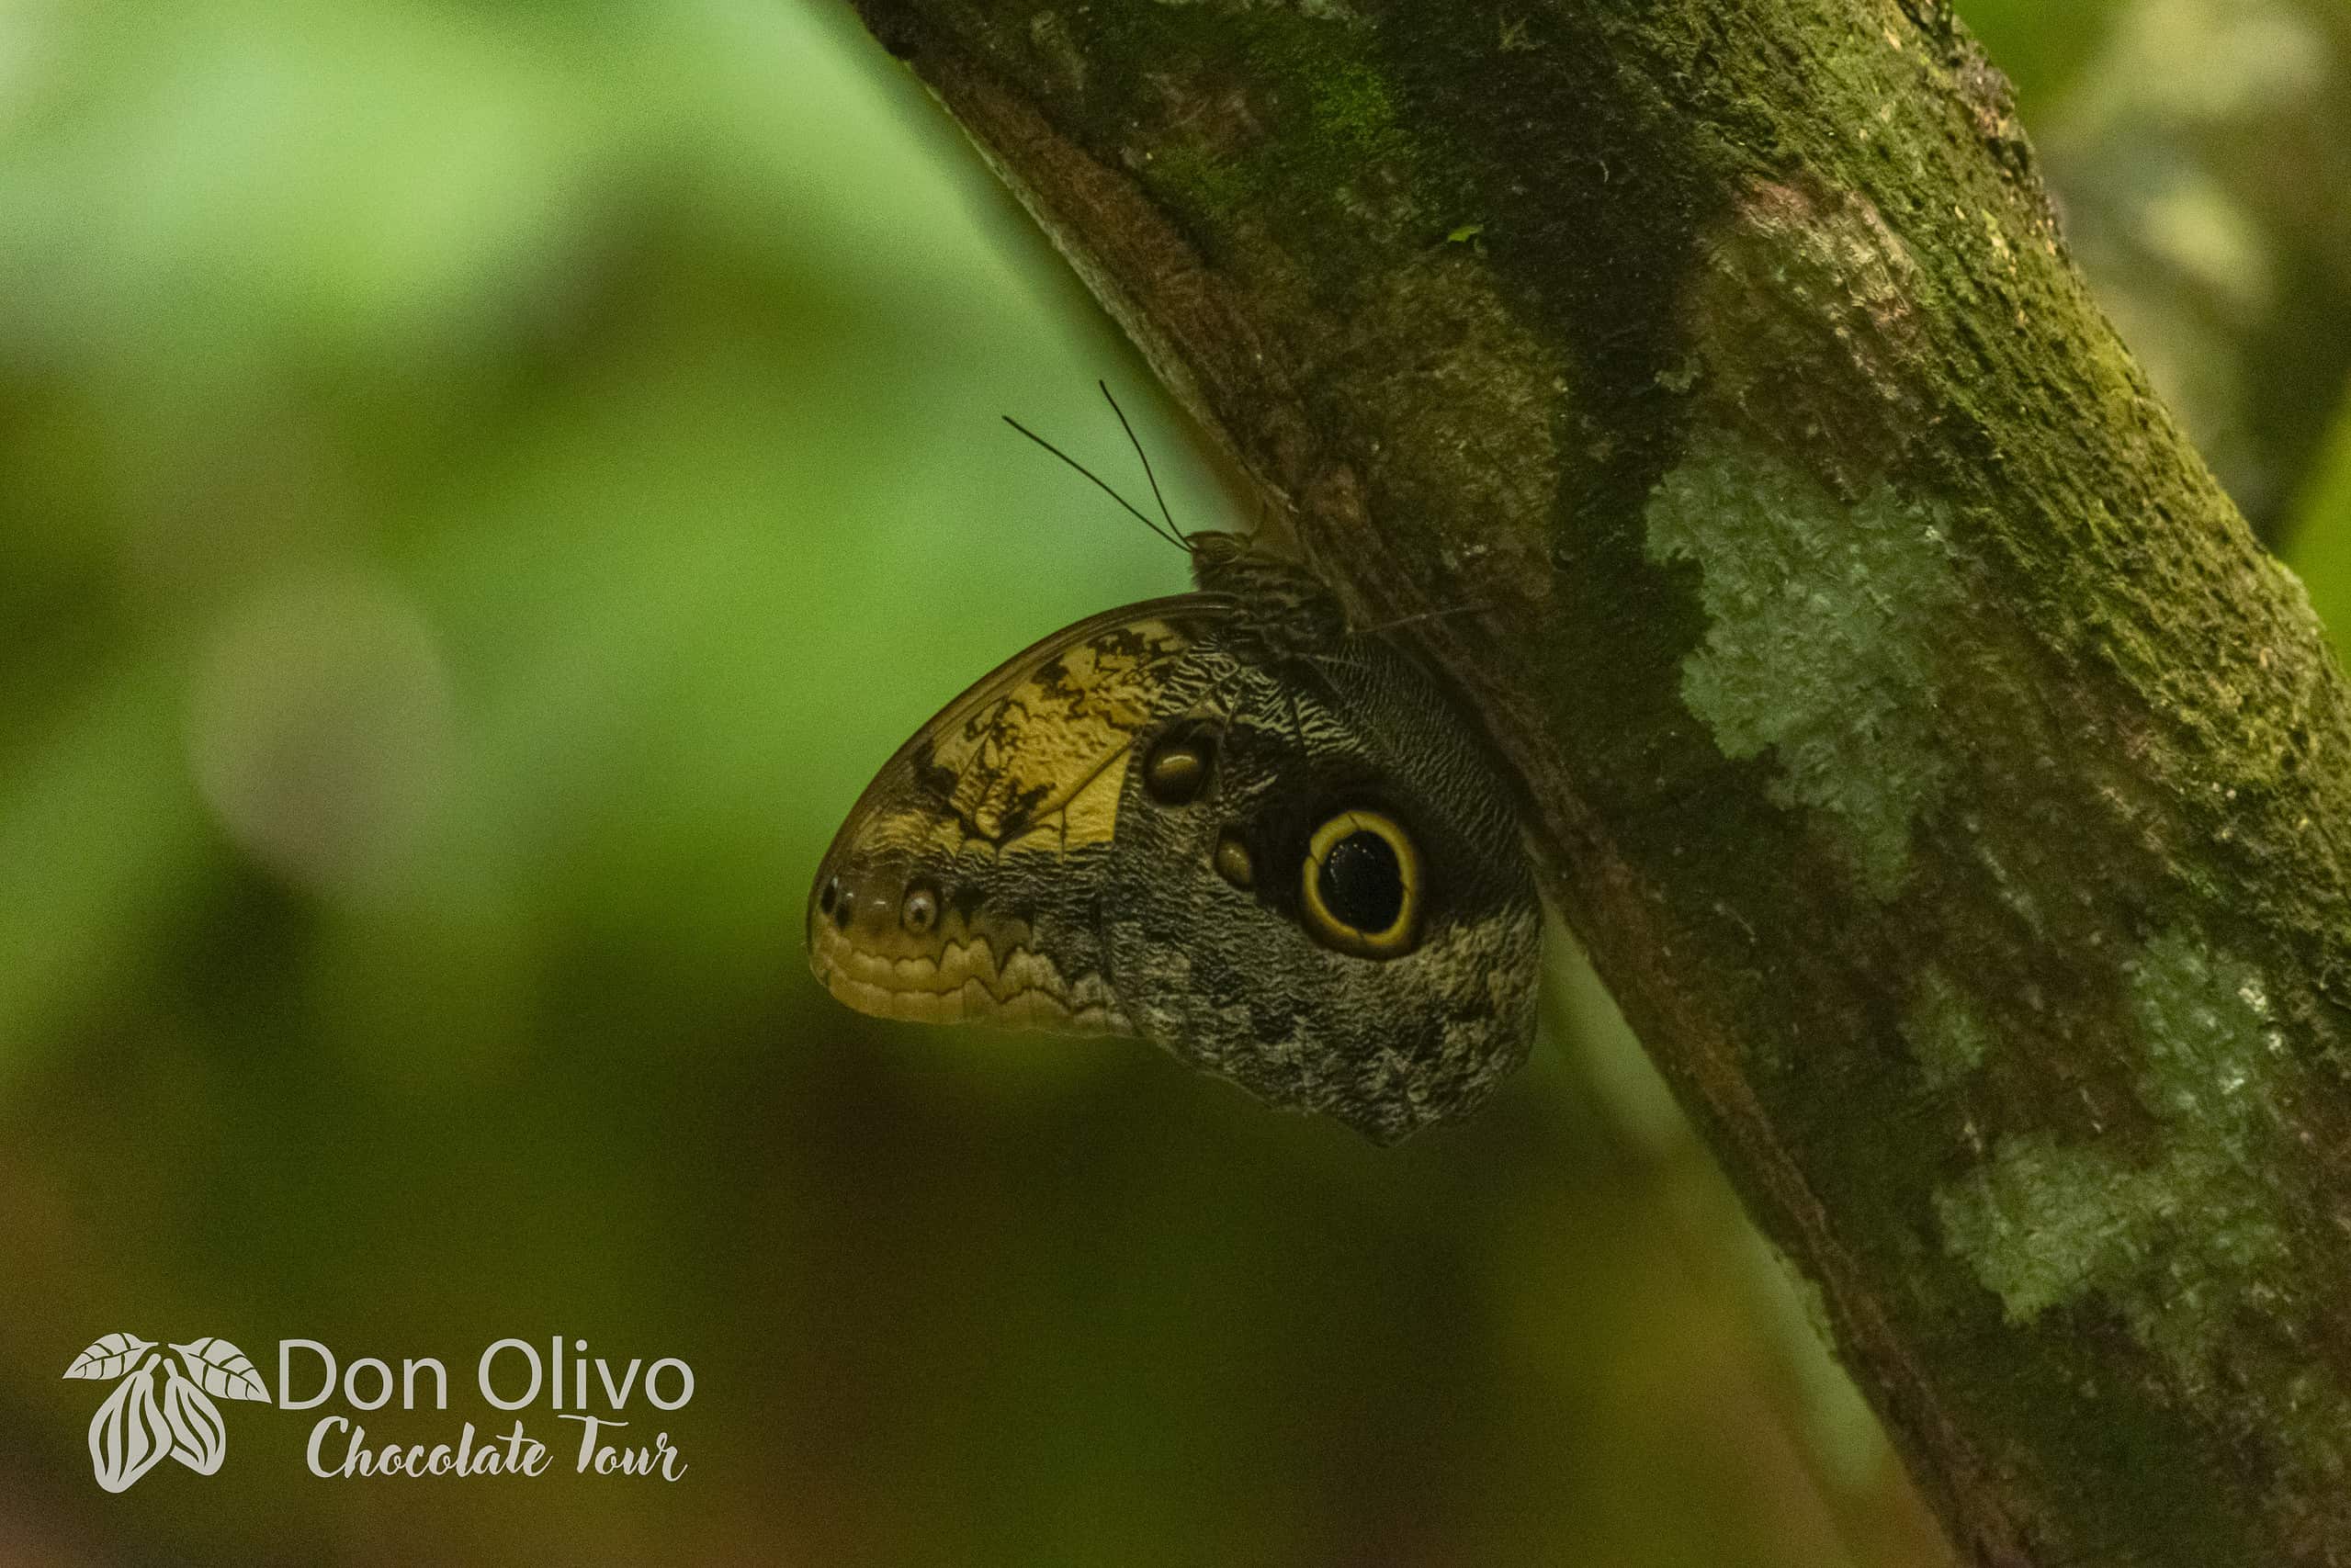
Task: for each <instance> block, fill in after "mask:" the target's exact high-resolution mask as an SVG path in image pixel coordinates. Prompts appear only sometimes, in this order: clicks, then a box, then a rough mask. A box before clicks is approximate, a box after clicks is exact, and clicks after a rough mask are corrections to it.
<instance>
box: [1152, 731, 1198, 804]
mask: <svg viewBox="0 0 2351 1568" xmlns="http://www.w3.org/2000/svg"><path fill="white" fill-rule="evenodd" d="M1207 782H1208V753H1207V752H1206V751H1205V750H1203V749H1202V747H1201V744H1200V742H1199V741H1198V740H1197V739H1192V738H1191V737H1185V738H1184V739H1170V740H1163V741H1161V742H1160V743H1159V746H1158V747H1157V748H1155V749H1154V750H1152V752H1151V755H1150V757H1149V759H1148V760H1147V761H1145V762H1144V764H1143V787H1144V788H1146V789H1147V790H1149V791H1150V792H1151V798H1152V799H1153V800H1156V801H1158V802H1159V804H1160V805H1161V806H1182V805H1185V804H1187V803H1189V802H1190V801H1191V800H1192V799H1193V798H1194V797H1195V796H1197V795H1199V794H1200V788H1201V785H1203V784H1206V783H1207Z"/></svg>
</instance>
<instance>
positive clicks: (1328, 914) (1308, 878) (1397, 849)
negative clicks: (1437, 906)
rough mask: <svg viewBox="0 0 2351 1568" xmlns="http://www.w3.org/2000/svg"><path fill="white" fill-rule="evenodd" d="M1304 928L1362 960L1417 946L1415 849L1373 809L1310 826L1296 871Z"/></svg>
mask: <svg viewBox="0 0 2351 1568" xmlns="http://www.w3.org/2000/svg"><path fill="white" fill-rule="evenodd" d="M1301 879H1302V882H1303V884H1304V886H1303V889H1302V891H1303V893H1304V896H1305V897H1304V903H1305V911H1306V929H1307V931H1310V932H1312V933H1313V935H1314V937H1315V940H1317V942H1321V943H1323V944H1324V945H1325V946H1327V947H1335V948H1337V949H1338V950H1339V952H1341V953H1358V954H1360V955H1362V957H1365V958H1396V957H1399V956H1401V955H1402V954H1404V953H1409V952H1411V951H1412V949H1413V948H1414V946H1415V945H1417V944H1418V943H1419V941H1420V852H1419V851H1418V850H1416V849H1414V848H1413V847H1412V835H1410V834H1409V833H1407V832H1406V831H1405V830H1404V829H1403V827H1402V826H1401V825H1399V824H1398V823H1397V822H1396V819H1395V818H1392V817H1387V816H1385V815H1383V814H1382V813H1380V812H1377V811H1363V810H1356V811H1342V812H1340V813H1339V815H1338V816H1336V817H1333V818H1331V819H1330V820H1329V821H1328V822H1325V823H1324V824H1323V825H1322V826H1321V827H1319V828H1317V829H1315V836H1314V838H1313V839H1312V840H1309V841H1308V842H1307V844H1306V863H1305V867H1304V868H1303V870H1302V872H1301Z"/></svg>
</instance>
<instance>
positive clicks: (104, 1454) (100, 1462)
mask: <svg viewBox="0 0 2351 1568" xmlns="http://www.w3.org/2000/svg"><path fill="white" fill-rule="evenodd" d="M162 1359H163V1358H162V1357H161V1356H150V1357H148V1358H147V1362H146V1364H145V1365H144V1366H142V1367H141V1368H140V1369H139V1370H138V1371H135V1372H133V1373H131V1374H130V1376H129V1377H127V1378H125V1379H123V1380H122V1381H121V1382H119V1383H117V1384H115V1385H114V1392H113V1393H109V1394H107V1397H106V1403H105V1404H101V1405H99V1406H98V1413H97V1414H96V1416H91V1417H90V1467H91V1468H92V1469H93V1470H95V1471H96V1472H97V1475H98V1484H99V1485H101V1486H103V1487H105V1488H106V1489H107V1491H109V1492H120V1491H122V1490H123V1489H124V1488H126V1487H128V1486H129V1485H130V1483H132V1482H134V1481H136V1480H138V1479H139V1478H140V1477H141V1476H142V1475H144V1474H146V1473H147V1472H149V1471H151V1470H153V1469H154V1468H155V1466H156V1465H157V1464H158V1463H160V1462H161V1461H162V1460H163V1457H164V1455H165V1454H167V1453H169V1452H171V1449H172V1427H171V1422H170V1420H169V1419H168V1418H166V1417H165V1416H164V1407H163V1405H162V1404H159V1403H158V1402H157V1401H156V1398H155V1364H156V1363H157V1362H158V1361H160V1360H162Z"/></svg>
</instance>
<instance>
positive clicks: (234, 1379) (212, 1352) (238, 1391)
mask: <svg viewBox="0 0 2351 1568" xmlns="http://www.w3.org/2000/svg"><path fill="white" fill-rule="evenodd" d="M172 1348H173V1349H175V1350H176V1351H178V1352H179V1359H180V1361H181V1364H182V1365H184V1366H186V1368H187V1376H188V1381H190V1382H194V1383H196V1384H197V1385H198V1387H200V1388H202V1389H203V1390H204V1392H205V1393H217V1394H219V1395H220V1397H221V1398H223V1399H259V1400H263V1401H266V1400H267V1399H268V1398H269V1387H268V1385H267V1384H266V1383H264V1382H262V1381H261V1373H260V1372H259V1371H257V1370H255V1369H254V1364H253V1358H252V1357H250V1356H248V1355H246V1354H245V1353H244V1352H243V1350H240V1349H238V1348H236V1347H235V1346H234V1345H232V1344H230V1343H229V1342H228V1341H227V1340H225V1339H214V1338H212V1337H209V1336H208V1337H205V1338H202V1339H191V1340H189V1341H188V1342H187V1343H186V1344H185V1345H175V1346H173V1347H172Z"/></svg>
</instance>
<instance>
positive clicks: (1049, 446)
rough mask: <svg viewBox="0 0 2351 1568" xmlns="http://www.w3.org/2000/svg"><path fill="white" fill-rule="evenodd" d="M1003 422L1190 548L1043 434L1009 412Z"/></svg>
mask: <svg viewBox="0 0 2351 1568" xmlns="http://www.w3.org/2000/svg"><path fill="white" fill-rule="evenodd" d="M1004 423H1006V424H1009V425H1011V426H1012V428H1013V429H1014V430H1017V431H1019V432H1020V433H1021V434H1023V435H1025V436H1027V437H1028V438H1029V439H1030V440H1032V441H1034V442H1035V443H1036V444H1037V445H1038V446H1042V447H1044V448H1045V449H1046V451H1048V452H1050V453H1052V454H1053V455H1054V456H1055V457H1058V458H1060V459H1061V460H1062V461H1063V462H1065V463H1067V464H1068V465H1069V466H1070V467H1071V468H1075V469H1077V470H1078V471H1079V473H1081V474H1083V475H1085V476H1086V479H1087V480H1088V481H1089V482H1090V483H1091V484H1092V485H1093V487H1094V488H1095V489H1096V490H1099V491H1102V493H1103V494H1104V495H1106V496H1108V497H1110V498H1111V499H1112V500H1113V501H1114V502H1118V504H1119V505H1120V506H1122V507H1124V508H1125V510H1126V514H1127V515H1128V516H1130V517H1132V518H1134V519H1135V521H1136V522H1137V523H1140V524H1142V525H1143V526H1145V527H1146V528H1148V529H1149V530H1151V532H1152V533H1154V534H1157V535H1158V536H1159V537H1160V538H1162V539H1165V540H1166V541H1167V542H1168V543H1170V544H1171V545H1173V546H1175V547H1177V548H1178V549H1181V550H1185V551H1189V550H1190V549H1191V548H1192V547H1191V546H1189V545H1187V544H1185V543H1184V542H1183V536H1182V535H1181V534H1171V533H1170V532H1169V531H1168V530H1167V529H1166V528H1163V527H1161V526H1160V525H1159V524H1157V523H1154V522H1152V521H1151V519H1149V518H1148V517H1146V516H1144V515H1143V513H1140V512H1137V511H1136V509H1135V503H1134V502H1130V501H1128V500H1127V499H1126V498H1125V496H1123V495H1121V494H1119V493H1118V491H1114V490H1113V489H1111V488H1110V486H1109V485H1108V484H1106V483H1104V482H1103V480H1102V476H1101V475H1099V474H1097V473H1095V472H1094V471H1093V469H1091V468H1088V467H1086V465H1085V464H1083V463H1080V462H1079V461H1078V459H1077V458H1075V457H1071V456H1069V454H1068V453H1067V452H1064V451H1063V450H1062V449H1061V448H1060V447H1058V446H1055V445H1054V444H1053V443H1052V442H1050V441H1047V440H1046V438H1045V437H1044V436H1042V435H1039V434H1037V433H1036V432H1035V431H1034V430H1031V429H1030V428H1029V427H1028V426H1027V425H1025V424H1023V423H1021V422H1020V421H1019V420H1017V419H1014V418H1013V417H1012V415H1011V414H1006V415H1005V416H1004Z"/></svg>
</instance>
